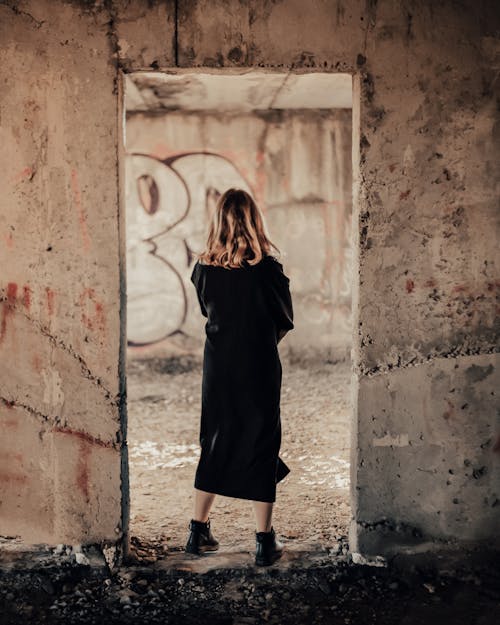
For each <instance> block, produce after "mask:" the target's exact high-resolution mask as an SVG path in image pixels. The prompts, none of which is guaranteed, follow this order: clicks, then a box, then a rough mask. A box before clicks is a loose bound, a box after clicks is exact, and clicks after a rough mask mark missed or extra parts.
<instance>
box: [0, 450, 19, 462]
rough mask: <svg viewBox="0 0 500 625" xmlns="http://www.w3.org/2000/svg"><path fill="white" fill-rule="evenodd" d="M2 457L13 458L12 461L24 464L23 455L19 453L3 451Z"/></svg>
mask: <svg viewBox="0 0 500 625" xmlns="http://www.w3.org/2000/svg"><path fill="white" fill-rule="evenodd" d="M2 456H3V457H4V458H11V460H12V461H14V462H17V463H19V464H22V462H23V454H21V453H19V452H18V451H5V450H4V451H2Z"/></svg>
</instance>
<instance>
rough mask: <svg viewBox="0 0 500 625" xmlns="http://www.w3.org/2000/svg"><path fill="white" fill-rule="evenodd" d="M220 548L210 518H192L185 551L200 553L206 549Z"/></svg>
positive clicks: (215, 549) (214, 549)
mask: <svg viewBox="0 0 500 625" xmlns="http://www.w3.org/2000/svg"><path fill="white" fill-rule="evenodd" d="M218 548H219V543H218V541H217V540H215V538H214V536H213V534H212V531H211V530H210V520H208V521H205V522H203V521H195V520H194V519H191V521H190V523H189V536H188V539H187V543H186V547H185V551H186V552H187V553H194V554H196V555H200V554H202V553H205V551H217V549H218Z"/></svg>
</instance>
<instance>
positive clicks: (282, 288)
mask: <svg viewBox="0 0 500 625" xmlns="http://www.w3.org/2000/svg"><path fill="white" fill-rule="evenodd" d="M191 281H192V282H193V284H194V285H195V287H196V291H197V294H198V301H199V303H200V308H201V312H202V314H203V315H204V316H206V317H207V322H206V324H205V334H206V337H205V347H204V355H203V378H202V393H201V395H202V401H201V422H200V445H201V455H200V459H199V462H198V466H197V469H196V475H195V481H194V486H195V488H198V489H200V490H203V491H207V492H209V493H216V494H219V495H223V496H226V497H238V498H241V499H253V500H255V501H267V502H273V501H275V499H276V484H277V482H279V481H281V480H282V479H283V478H284V477H285V476H286V475H287V474H288V473H289V472H290V469H289V468H288V467H287V466H286V464H285V463H284V462H283V461H282V460H281V458H279V456H278V453H279V449H280V444H281V420H280V392H281V374H282V369H281V361H280V358H279V353H278V346H277V342H278V336H279V332H280V330H291V329H292V328H293V327H294V325H293V309H292V299H291V296H290V289H289V282H290V281H289V278H288V277H287V276H286V275H285V274H284V273H283V265H282V264H281V263H280V262H279V261H278V260H277V259H275V258H274V257H273V256H270V255H268V256H264V258H263V259H262V260H261V261H260V262H259V263H257V264H256V265H253V266H252V265H249V264H248V263H246V264H245V266H244V267H241V268H235V269H225V268H224V267H218V266H214V265H204V264H201V263H200V262H198V261H197V262H196V264H195V265H194V267H193V272H192V274H191Z"/></svg>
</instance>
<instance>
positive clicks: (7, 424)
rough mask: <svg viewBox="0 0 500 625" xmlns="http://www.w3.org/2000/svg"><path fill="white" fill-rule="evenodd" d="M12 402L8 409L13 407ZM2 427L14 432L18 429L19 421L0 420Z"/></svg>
mask: <svg viewBox="0 0 500 625" xmlns="http://www.w3.org/2000/svg"><path fill="white" fill-rule="evenodd" d="M8 403H9V402H6V404H8ZM13 405H14V402H12V405H11V406H9V408H11V407H13ZM2 427H3V428H9V429H11V430H16V429H17V428H18V427H19V421H18V420H17V419H5V420H3V419H2Z"/></svg>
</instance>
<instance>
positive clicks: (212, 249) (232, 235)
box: [198, 188, 280, 269]
mask: <svg viewBox="0 0 500 625" xmlns="http://www.w3.org/2000/svg"><path fill="white" fill-rule="evenodd" d="M271 248H274V249H275V250H276V251H277V252H278V254H279V253H280V251H279V249H278V248H277V247H276V245H274V243H272V242H271V241H270V240H269V238H268V236H267V234H266V228H265V224H264V218H263V216H262V213H261V212H260V210H259V208H258V207H257V204H256V203H255V202H254V200H253V198H252V196H251V195H250V194H249V193H247V192H246V191H244V190H243V189H235V188H231V189H228V190H227V191H225V192H224V193H223V194H222V195H221V196H220V197H219V199H218V200H217V205H216V207H215V210H214V212H213V215H212V219H211V222H210V227H209V230H208V238H207V244H206V248H205V251H204V252H202V253H201V254H200V255H199V257H198V258H199V260H200V261H201V262H203V263H204V264H207V265H219V266H221V267H225V268H226V269H230V268H236V267H242V266H243V263H244V261H246V262H248V264H249V265H256V264H257V263H258V262H260V261H261V260H262V258H263V256H264V255H267V254H270V252H271Z"/></svg>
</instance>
